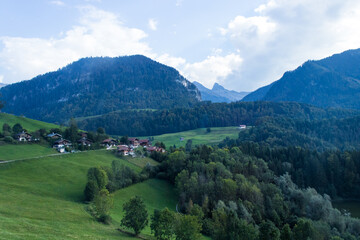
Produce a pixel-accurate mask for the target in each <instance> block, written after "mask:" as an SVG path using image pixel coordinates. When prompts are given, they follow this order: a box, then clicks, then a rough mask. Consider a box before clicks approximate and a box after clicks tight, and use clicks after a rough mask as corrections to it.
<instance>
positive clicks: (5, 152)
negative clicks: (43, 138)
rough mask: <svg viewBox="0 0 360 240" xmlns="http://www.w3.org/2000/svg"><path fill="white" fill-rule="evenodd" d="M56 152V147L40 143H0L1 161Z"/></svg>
mask: <svg viewBox="0 0 360 240" xmlns="http://www.w3.org/2000/svg"><path fill="white" fill-rule="evenodd" d="M54 153H57V151H56V150H55V149H53V148H50V147H47V146H46V147H45V146H42V145H39V144H6V145H0V161H2V160H16V159H24V158H33V157H38V156H44V155H50V154H54Z"/></svg>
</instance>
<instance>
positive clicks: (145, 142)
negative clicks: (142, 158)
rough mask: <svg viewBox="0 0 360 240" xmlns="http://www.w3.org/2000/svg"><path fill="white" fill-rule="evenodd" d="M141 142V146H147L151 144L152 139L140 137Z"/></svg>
mask: <svg viewBox="0 0 360 240" xmlns="http://www.w3.org/2000/svg"><path fill="white" fill-rule="evenodd" d="M139 144H140V146H143V147H147V146H150V145H151V144H150V141H149V140H148V139H140V140H139Z"/></svg>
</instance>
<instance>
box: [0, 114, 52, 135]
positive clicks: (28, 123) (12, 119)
mask: <svg viewBox="0 0 360 240" xmlns="http://www.w3.org/2000/svg"><path fill="white" fill-rule="evenodd" d="M4 123H7V124H9V125H10V126H11V127H12V126H14V125H15V124H16V123H20V124H21V126H22V127H23V128H25V129H26V130H28V131H29V132H34V131H36V130H38V129H40V128H45V129H47V130H50V129H51V128H58V127H59V126H58V125H55V124H52V123H46V122H41V121H37V120H33V119H29V118H25V117H19V116H15V115H12V114H7V113H0V131H2V126H3V124H4Z"/></svg>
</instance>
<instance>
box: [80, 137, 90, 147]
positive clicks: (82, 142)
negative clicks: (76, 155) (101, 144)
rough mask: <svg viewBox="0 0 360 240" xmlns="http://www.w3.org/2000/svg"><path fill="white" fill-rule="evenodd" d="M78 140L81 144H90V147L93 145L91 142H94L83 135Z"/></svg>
mask: <svg viewBox="0 0 360 240" xmlns="http://www.w3.org/2000/svg"><path fill="white" fill-rule="evenodd" d="M77 142H78V144H79V145H82V146H88V147H91V144H92V142H91V141H90V140H89V139H87V138H86V137H82V138H81V139H79V140H78V141H77Z"/></svg>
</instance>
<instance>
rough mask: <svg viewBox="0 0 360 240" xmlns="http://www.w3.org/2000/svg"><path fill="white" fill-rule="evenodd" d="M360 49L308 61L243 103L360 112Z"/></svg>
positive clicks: (246, 98)
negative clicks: (284, 103)
mask: <svg viewBox="0 0 360 240" xmlns="http://www.w3.org/2000/svg"><path fill="white" fill-rule="evenodd" d="M359 98H360V49H357V50H349V51H346V52H343V53H340V54H335V55H333V56H331V57H328V58H325V59H322V60H319V61H307V62H305V63H304V64H303V65H302V66H300V67H298V68H297V69H296V70H294V71H291V72H286V73H285V74H284V75H283V77H282V78H281V79H280V80H278V81H276V82H274V83H272V84H270V85H268V86H265V87H263V88H259V89H258V90H256V91H254V92H252V93H250V94H249V95H247V96H246V97H245V98H244V99H243V101H258V100H263V101H275V102H279V101H294V102H301V103H308V104H312V105H315V106H319V107H340V108H353V109H360V101H359Z"/></svg>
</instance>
